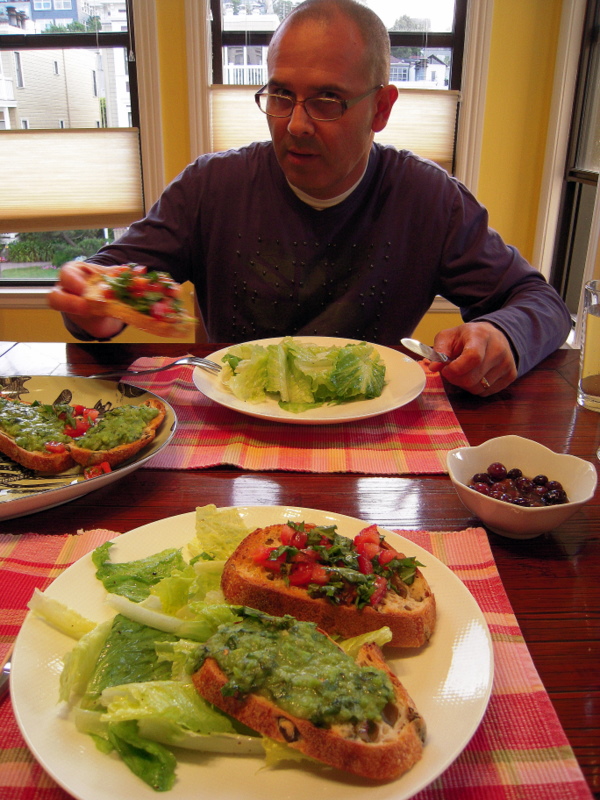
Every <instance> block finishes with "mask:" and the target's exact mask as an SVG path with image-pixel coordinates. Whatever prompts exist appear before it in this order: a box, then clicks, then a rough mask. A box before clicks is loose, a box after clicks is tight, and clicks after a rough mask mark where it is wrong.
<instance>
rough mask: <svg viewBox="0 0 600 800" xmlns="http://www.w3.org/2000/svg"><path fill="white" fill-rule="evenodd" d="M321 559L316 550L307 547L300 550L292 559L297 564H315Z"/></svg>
mask: <svg viewBox="0 0 600 800" xmlns="http://www.w3.org/2000/svg"><path fill="white" fill-rule="evenodd" d="M318 560H319V554H318V553H317V551H316V550H312V549H310V548H309V549H307V550H299V551H298V552H297V553H296V555H295V556H292V561H293V562H294V563H296V564H314V563H315V562H317V561H318Z"/></svg>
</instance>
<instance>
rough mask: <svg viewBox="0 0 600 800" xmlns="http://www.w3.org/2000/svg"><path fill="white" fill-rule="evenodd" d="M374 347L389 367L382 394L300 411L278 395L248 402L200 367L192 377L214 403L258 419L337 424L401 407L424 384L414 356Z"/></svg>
mask: <svg viewBox="0 0 600 800" xmlns="http://www.w3.org/2000/svg"><path fill="white" fill-rule="evenodd" d="M292 338H293V339H294V340H295V341H298V342H302V343H305V344H316V345H320V346H322V347H333V346H336V347H344V345H347V344H359V340H357V339H338V338H336V337H330V336H294V337H292ZM280 342H281V337H278V338H275V339H256V340H255V341H252V342H246V344H257V345H263V346H265V347H266V346H267V345H269V344H279V343H280ZM372 347H373V348H374V349H375V350H376V351H377V352H378V353H379V354H380V356H381V358H382V360H383V362H384V364H385V367H386V375H385V380H386V383H385V386H384V388H383V392H382V393H381V395H380V396H379V397H374V398H373V399H371V400H354V401H351V402H348V403H340V404H337V405H333V404H330V405H322V406H320V407H319V408H311V409H308V410H307V411H302V412H300V413H298V414H295V413H293V412H291V411H286V410H284V409H283V408H280V407H279V405H278V403H277V400H276V399H275V398H273V399H271V398H269V399H268V400H265V401H264V402H261V403H248V402H246V401H244V400H240V399H238V398H237V397H235V396H234V395H233V394H232V393H231V392H230V391H229V390H228V389H227V388H226V387H225V386H224V385H223V383H222V382H221V377H220V376H219V375H212V374H210V373H208V372H205V371H203V370H201V369H199V368H196V369H195V370H194V372H193V374H192V380H193V381H194V384H195V386H196V388H197V389H199V391H201V392H202V394H204V395H206V397H209V398H210V399H211V400H214V401H215V403H219V405H222V406H225V407H226V408H230V409H233V410H234V411H239V412H240V413H242V414H247V415H249V416H251V417H257V418H258V419H265V420H271V421H274V422H287V423H291V424H295V425H335V424H337V423H340V422H355V421H356V420H361V419H368V418H369V417H376V416H378V415H379V414H385V413H387V412H388V411H393V410H394V409H396V408H400V407H401V406H404V405H406V404H407V403H410V402H411V400H414V399H415V398H416V397H418V396H419V395H420V394H421V392H422V391H423V389H424V388H425V373H424V372H423V370H422V369H421V367H420V366H419V365H418V363H417V362H416V361H414V359H412V358H409V357H408V356H406V355H404V354H403V353H400V352H398V351H396V350H392V348H391V347H385V346H384V345H380V344H373V345H372ZM230 349H231V347H225V348H223V349H221V350H217V351H216V352H214V353H211V355H210V356H208V358H210V360H211V361H216V362H217V363H219V364H220V363H221V359H222V358H223V356H224V355H225V354H226V353H227V352H228V351H229V350H230Z"/></svg>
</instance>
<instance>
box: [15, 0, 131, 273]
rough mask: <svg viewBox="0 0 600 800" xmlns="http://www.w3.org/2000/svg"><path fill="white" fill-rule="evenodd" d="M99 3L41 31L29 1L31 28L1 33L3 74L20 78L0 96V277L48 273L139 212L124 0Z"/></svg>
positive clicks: (91, 250)
mask: <svg viewBox="0 0 600 800" xmlns="http://www.w3.org/2000/svg"><path fill="white" fill-rule="evenodd" d="M105 5H108V4H98V5H96V6H94V7H93V8H92V7H90V13H92V14H93V15H92V16H91V15H90V14H87V15H84V14H82V16H81V17H80V19H78V20H75V21H68V20H67V21H65V20H62V21H61V20H58V19H57V20H56V22H57V23H58V24H57V25H56V26H53V27H51V28H50V32H45V31H44V32H43V33H35V31H37V30H42V27H41V20H40V19H38V18H36V13H35V12H36V9H32V11H31V16H32V19H31V20H30V21H29V24H30V26H31V27H30V28H29V29H27V30H26V32H27V33H33V34H35V35H31V36H29V35H28V36H26V37H24V36H22V35H10V34H3V35H2V36H0V61H2V64H3V66H4V72H5V73H7V71H8V72H10V74H5V76H4V78H3V79H4V80H5V81H7V82H10V86H11V87H12V86H13V85H14V86H15V87H20V88H19V91H18V92H17V91H16V89H15V91H14V100H13V101H12V102H10V103H8V107H7V108H5V107H4V102H5V101H4V100H3V101H2V102H0V106H1V107H0V119H2V121H3V123H4V124H3V125H0V128H1V129H2V130H1V132H0V148H1V149H2V151H3V152H10V154H11V163H12V164H13V165H14V167H13V169H11V171H10V172H9V174H8V175H4V176H3V180H2V182H0V256H1V257H2V260H3V264H4V267H6V261H7V260H8V262H9V263H10V264H11V268H10V269H6V268H3V270H2V276H1V278H0V282H1V283H2V284H3V285H6V284H7V283H12V284H23V283H27V284H31V283H42V284H43V283H47V282H51V281H53V280H55V277H56V269H55V268H56V267H58V266H60V265H61V264H62V263H64V261H67V260H70V259H72V258H77V257H80V256H86V255H91V254H92V253H94V252H96V250H97V249H98V248H99V247H100V246H101V245H103V244H104V243H105V242H106V241H110V240H111V239H112V238H113V236H114V235H115V234H114V231H115V230H116V229H123V228H124V227H126V226H127V225H128V224H129V223H130V222H131V221H133V220H134V219H137V218H139V217H140V216H142V214H143V196H142V184H141V166H140V145H139V130H138V107H137V76H136V64H135V54H134V40H133V31H132V30H131V26H130V25H129V24H128V23H129V20H128V9H127V7H126V6H122V7H121V9H120V13H116V11H115V8H114V6H113V14H112V17H111V21H109V20H107V19H104V18H103V17H101V16H95V15H96V14H97V13H98V14H102V13H103V9H104V8H105ZM59 6H60V7H61V8H62V9H65V8H69V7H70V6H71V2H70V0H67V1H66V2H65V0H62V2H55V5H54V7H55V8H58V7H59ZM45 11H47V6H46V5H44V7H43V8H42V7H40V9H39V13H42V12H45ZM77 13H78V12H77ZM45 21H47V20H44V22H45ZM124 24H126V26H127V28H128V29H127V30H126V31H125V32H123V31H122V30H121V28H122V26H123V25H124ZM8 50H10V53H13V54H14V59H13V60H12V61H7V58H9V57H10V53H9V52H6V51H8ZM59 73H60V74H61V77H62V78H63V79H62V80H60V81H56V80H55V78H54V77H53V76H54V75H55V74H59ZM23 75H25V76H26V77H27V84H26V85H25V83H24V81H23ZM3 79H2V78H0V81H2V80H3ZM1 88H2V87H1V85H0V89H1ZM0 97H2V94H1V92H0ZM74 152H76V153H77V159H74V158H73V153H74ZM103 186H104V188H103ZM119 193H120V197H117V194H119Z"/></svg>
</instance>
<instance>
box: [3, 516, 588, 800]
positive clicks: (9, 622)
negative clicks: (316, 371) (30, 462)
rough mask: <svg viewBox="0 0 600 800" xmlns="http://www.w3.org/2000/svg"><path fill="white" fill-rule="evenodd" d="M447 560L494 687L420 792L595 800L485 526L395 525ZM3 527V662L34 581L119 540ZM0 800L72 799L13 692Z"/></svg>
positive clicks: (431, 796) (429, 797) (422, 795)
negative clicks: (487, 650) (42, 757)
mask: <svg viewBox="0 0 600 800" xmlns="http://www.w3.org/2000/svg"><path fill="white" fill-rule="evenodd" d="M398 533H400V534H401V535H402V536H405V537H406V538H407V539H410V540H412V541H414V542H415V543H416V544H418V545H420V546H421V547H424V548H426V549H427V550H429V551H430V552H432V553H433V554H434V555H435V556H436V557H437V558H439V559H440V560H441V561H443V562H444V563H445V564H447V565H448V566H449V567H450V568H451V569H452V570H453V571H454V572H455V573H456V574H457V575H458V577H459V578H460V579H461V580H462V581H463V582H464V583H465V584H466V586H467V587H468V588H469V590H470V591H471V593H472V594H473V596H474V597H475V599H476V600H477V602H478V603H479V606H480V608H481V610H482V611H483V613H484V615H485V617H486V620H487V622H488V625H489V627H490V631H491V635H492V641H493V647H494V660H495V675H494V687H493V691H492V696H491V699H490V702H489V706H488V709H487V711H486V714H485V716H484V718H483V721H482V723H481V725H480V726H479V728H478V730H477V731H476V733H475V735H474V736H473V738H472V739H471V741H470V742H469V744H468V745H467V747H466V749H465V750H464V751H463V753H462V754H461V755H460V756H459V757H458V758H457V759H456V761H455V762H454V763H453V764H452V765H451V766H450V767H449V768H448V769H447V770H446V771H445V772H444V773H443V774H442V775H440V777H439V778H437V779H436V780H435V781H434V782H433V783H432V784H431V785H430V786H429V787H427V788H426V789H424V790H423V791H421V792H419V793H418V794H417V795H415V800H517V799H518V800H591V799H592V794H591V792H590V790H589V788H588V786H587V784H586V782H585V779H584V777H583V774H582V773H581V770H580V768H579V766H578V764H577V762H576V760H575V757H574V755H573V751H572V750H571V747H570V746H569V743H568V741H567V738H566V736H565V733H564V731H563V729H562V727H561V725H560V722H559V721H558V718H557V716H556V713H555V711H554V708H553V706H552V704H551V702H550V698H549V697H548V694H547V693H546V691H545V689H544V687H543V686H542V683H541V681H540V678H539V675H538V673H537V671H536V669H535V667H534V665H533V662H532V660H531V656H530V655H529V651H528V650H527V647H526V645H525V642H524V641H523V636H522V634H521V631H520V628H519V625H518V623H517V620H516V619H515V616H514V614H513V612H512V609H511V606H510V603H509V601H508V597H507V595H506V592H505V590H504V587H503V585H502V582H501V580H500V576H499V574H498V570H497V568H496V564H495V562H494V558H493V555H492V552H491V550H490V547H489V543H488V539H487V536H486V533H485V531H484V530H483V528H469V529H467V530H464V531H454V532H439V531H438V532H433V533H431V532H425V531H404V530H402V531H398ZM114 536H115V534H114V533H111V532H110V531H102V530H97V531H87V532H85V533H83V534H81V535H80V536H43V535H36V534H23V535H21V536H11V535H9V534H4V535H0V609H1V610H0V614H1V618H0V642H1V644H0V648H1V649H0V663H3V661H4V659H5V657H6V654H7V652H8V650H9V648H10V646H11V645H12V642H13V641H14V639H15V637H16V635H17V632H18V630H19V628H20V626H21V624H22V622H23V619H24V617H25V613H26V611H25V608H26V604H27V601H28V600H29V597H30V596H31V594H32V593H33V590H34V588H35V587H38V588H39V589H44V588H46V587H47V586H48V584H49V583H50V582H51V581H52V579H53V578H54V577H56V576H57V575H58V574H59V573H60V572H61V571H62V570H63V569H65V568H66V567H67V566H69V564H70V563H72V562H73V561H75V560H76V559H77V558H79V557H81V556H82V555H83V554H84V553H86V552H88V551H90V550H92V549H93V548H94V547H96V546H97V545H99V544H101V543H102V542H104V541H106V540H107V539H110V538H113V537H114ZM0 797H1V798H2V800H67V798H68V795H67V793H66V792H64V791H63V790H62V789H61V788H59V787H58V786H57V785H56V784H55V783H54V781H53V780H52V779H51V778H50V777H49V776H48V775H46V773H45V772H44V771H43V770H42V769H41V767H39V766H38V765H37V763H36V761H35V759H34V758H33V756H32V755H31V753H30V752H29V750H28V749H27V747H26V745H25V742H24V741H23V738H22V736H21V734H20V732H19V730H18V728H17V724H16V722H15V719H14V715H13V712H12V707H11V703H10V699H9V698H8V696H7V697H5V699H4V700H3V701H2V703H1V704H0Z"/></svg>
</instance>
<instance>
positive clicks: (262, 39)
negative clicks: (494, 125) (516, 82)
mask: <svg viewBox="0 0 600 800" xmlns="http://www.w3.org/2000/svg"><path fill="white" fill-rule="evenodd" d="M298 2H300V0H291V2H287V0H286V1H285V2H284V0H279V2H273V3H271V2H267V0H210V5H211V15H212V22H211V42H212V85H211V92H210V103H211V119H212V130H211V149H212V150H224V149H227V148H229V147H237V146H240V145H243V144H246V143H247V142H248V141H250V140H251V139H265V138H267V137H268V129H267V125H266V121H265V119H264V118H262V119H259V118H258V117H257V116H256V115H255V113H254V109H253V108H252V103H251V102H249V101H248V97H251V92H250V91H249V87H256V88H258V87H259V86H262V85H263V84H265V83H266V82H267V58H266V54H267V49H268V44H269V41H270V39H271V36H272V35H273V31H274V30H275V29H276V28H277V26H278V25H279V23H280V21H281V20H282V19H284V18H285V16H286V15H287V13H289V11H291V10H292V8H293V7H294V6H295V5H297V4H298ZM367 5H369V6H370V7H371V8H372V9H373V10H374V11H376V13H378V14H379V16H380V17H381V18H382V19H383V21H384V22H385V24H386V26H387V28H388V30H389V32H390V40H391V46H392V53H391V63H390V80H391V81H392V82H393V83H396V84H397V85H398V88H399V90H400V98H399V101H398V102H397V103H396V106H395V108H394V111H393V112H392V116H391V118H390V121H389V123H388V125H387V127H386V129H385V132H384V134H383V135H381V134H378V135H377V136H376V139H379V140H382V141H383V140H385V142H386V143H390V144H398V145H399V146H401V147H408V148H409V149H413V150H417V151H418V152H419V153H420V154H421V155H423V156H425V157H427V158H431V159H433V160H435V161H437V162H438V163H440V164H441V165H442V166H444V167H445V168H446V169H448V170H449V171H453V158H454V149H455V147H454V145H455V133H456V119H457V110H458V101H459V90H460V79H461V72H462V62H463V49H464V39H465V25H466V10H467V0H437V2H434V0H407V1H406V2H404V3H402V4H399V3H398V2H397V1H396V0H368V2H367ZM399 7H400V9H401V10H399ZM423 119H428V124H427V125H423V124H422V123H423Z"/></svg>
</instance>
